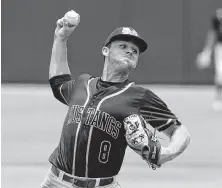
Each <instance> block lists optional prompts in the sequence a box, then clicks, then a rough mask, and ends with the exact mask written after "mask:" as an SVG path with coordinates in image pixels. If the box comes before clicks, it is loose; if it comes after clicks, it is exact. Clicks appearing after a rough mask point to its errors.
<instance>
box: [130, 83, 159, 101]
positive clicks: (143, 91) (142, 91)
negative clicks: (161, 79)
mask: <svg viewBox="0 0 222 188" xmlns="http://www.w3.org/2000/svg"><path fill="white" fill-rule="evenodd" d="M129 91H130V92H132V94H137V95H141V96H142V97H150V98H151V97H153V96H157V95H156V94H155V93H154V92H153V91H152V90H151V89H150V88H148V87H147V86H142V85H137V84H135V83H133V84H132V85H131V87H130V88H129Z"/></svg>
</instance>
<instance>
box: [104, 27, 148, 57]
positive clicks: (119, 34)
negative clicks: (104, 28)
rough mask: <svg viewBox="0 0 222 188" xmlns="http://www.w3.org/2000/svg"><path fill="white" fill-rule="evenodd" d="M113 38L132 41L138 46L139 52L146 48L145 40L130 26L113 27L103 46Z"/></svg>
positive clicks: (113, 39)
mask: <svg viewBox="0 0 222 188" xmlns="http://www.w3.org/2000/svg"><path fill="white" fill-rule="evenodd" d="M115 40H126V41H132V42H133V43H135V45H137V46H138V48H139V50H140V53H142V52H144V51H146V49H147V43H146V42H145V40H143V39H142V38H141V37H140V36H139V34H138V33H137V32H136V31H135V29H133V28H132V27H120V28H117V29H115V30H114V31H113V32H112V33H111V34H110V35H109V36H108V38H107V39H106V42H105V46H107V45H108V44H110V43H111V42H113V41H115Z"/></svg>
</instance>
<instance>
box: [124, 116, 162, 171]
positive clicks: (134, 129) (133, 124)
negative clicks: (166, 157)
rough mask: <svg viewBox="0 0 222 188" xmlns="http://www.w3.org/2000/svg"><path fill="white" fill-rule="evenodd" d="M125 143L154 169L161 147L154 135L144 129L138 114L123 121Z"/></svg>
mask: <svg viewBox="0 0 222 188" xmlns="http://www.w3.org/2000/svg"><path fill="white" fill-rule="evenodd" d="M123 123H124V128H125V130H126V135H125V136H126V141H127V143H128V145H129V147H130V148H131V149H133V150H134V151H135V152H136V153H138V154H139V155H140V156H141V157H142V158H143V159H144V160H146V161H147V163H148V164H149V165H150V166H151V167H152V169H156V168H157V167H159V166H158V158H159V153H160V148H161V145H160V143H159V141H158V140H157V139H156V138H155V135H154V134H153V133H152V132H151V131H150V130H148V129H147V128H146V122H145V120H144V119H143V118H142V117H141V116H139V115H138V114H132V115H130V116H128V117H127V118H125V119H124V121H123Z"/></svg>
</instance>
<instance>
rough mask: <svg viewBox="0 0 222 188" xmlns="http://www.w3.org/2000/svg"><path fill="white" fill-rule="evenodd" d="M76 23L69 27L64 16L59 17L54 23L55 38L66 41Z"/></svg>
mask: <svg viewBox="0 0 222 188" xmlns="http://www.w3.org/2000/svg"><path fill="white" fill-rule="evenodd" d="M78 24H79V23H78ZM78 24H76V25H74V26H73V27H69V23H68V21H67V19H66V18H64V17H63V18H61V19H59V20H58V21H57V23H56V25H57V26H56V29H55V39H61V40H64V41H66V40H67V39H68V38H69V36H70V35H71V34H72V32H73V31H74V30H75V28H76V27H77V25H78Z"/></svg>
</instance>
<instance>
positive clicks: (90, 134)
mask: <svg viewBox="0 0 222 188" xmlns="http://www.w3.org/2000/svg"><path fill="white" fill-rule="evenodd" d="M132 84H133V82H132V83H129V84H128V85H127V86H126V87H125V88H123V89H122V90H120V91H118V92H116V93H113V94H111V95H108V96H106V97H104V98H103V99H102V100H101V101H100V102H99V103H98V105H97V107H96V111H98V110H99V109H100V107H101V105H102V103H103V102H104V101H105V100H107V99H109V98H112V97H115V96H117V95H120V94H121V93H123V92H125V91H126V90H127V89H128V88H129V87H130V86H131V85H132ZM93 128H94V127H93V126H91V127H90V131H89V137H88V143H87V150H86V171H85V177H88V162H89V149H90V143H91V137H92V131H93Z"/></svg>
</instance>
